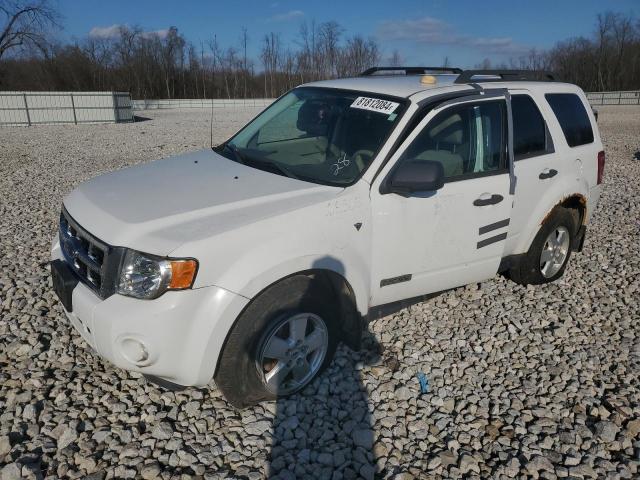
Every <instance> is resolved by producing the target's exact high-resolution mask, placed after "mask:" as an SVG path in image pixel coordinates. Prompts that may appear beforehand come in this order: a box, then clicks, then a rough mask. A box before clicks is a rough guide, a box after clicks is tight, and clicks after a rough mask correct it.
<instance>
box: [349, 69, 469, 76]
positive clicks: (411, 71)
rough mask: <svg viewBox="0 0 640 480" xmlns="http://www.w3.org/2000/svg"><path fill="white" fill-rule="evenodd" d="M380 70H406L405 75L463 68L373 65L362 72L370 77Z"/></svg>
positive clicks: (443, 71)
mask: <svg viewBox="0 0 640 480" xmlns="http://www.w3.org/2000/svg"><path fill="white" fill-rule="evenodd" d="M378 72H404V74H405V75H428V74H430V73H436V74H437V73H453V74H456V73H462V69H460V68H455V67H371V68H368V69H366V70H365V71H364V72H362V73H361V74H360V76H361V77H369V76H372V75H375V74H376V73H378Z"/></svg>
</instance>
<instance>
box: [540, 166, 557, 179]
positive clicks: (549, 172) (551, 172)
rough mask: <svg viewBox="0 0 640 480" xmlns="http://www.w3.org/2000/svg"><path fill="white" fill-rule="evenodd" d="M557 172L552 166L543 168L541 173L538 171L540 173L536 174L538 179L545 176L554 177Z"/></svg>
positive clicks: (545, 177)
mask: <svg viewBox="0 0 640 480" xmlns="http://www.w3.org/2000/svg"><path fill="white" fill-rule="evenodd" d="M557 174H558V170H555V169H553V168H545V169H544V170H543V171H542V173H540V175H538V178H539V179H540V180H546V179H547V178H552V177H555V176H556V175H557Z"/></svg>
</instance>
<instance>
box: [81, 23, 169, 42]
mask: <svg viewBox="0 0 640 480" xmlns="http://www.w3.org/2000/svg"><path fill="white" fill-rule="evenodd" d="M121 29H126V30H128V29H129V25H124V24H121V23H115V24H113V25H111V26H110V27H93V28H92V29H91V30H90V31H89V37H91V38H105V39H108V38H116V37H118V35H120V30H121ZM168 34H169V29H168V28H164V29H161V30H153V31H149V32H142V33H141V36H142V37H144V38H150V37H154V36H158V37H160V38H165V37H166V36H167V35H168Z"/></svg>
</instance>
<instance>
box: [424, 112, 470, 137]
mask: <svg viewBox="0 0 640 480" xmlns="http://www.w3.org/2000/svg"><path fill="white" fill-rule="evenodd" d="M462 132H463V128H462V117H460V115H458V114H457V113H456V114H455V115H451V116H450V117H447V118H445V119H444V120H443V121H442V122H440V123H439V124H438V125H436V126H435V127H433V128H432V129H431V130H430V131H429V136H430V137H431V138H436V137H437V141H439V142H445V143H452V144H455V145H460V144H462Z"/></svg>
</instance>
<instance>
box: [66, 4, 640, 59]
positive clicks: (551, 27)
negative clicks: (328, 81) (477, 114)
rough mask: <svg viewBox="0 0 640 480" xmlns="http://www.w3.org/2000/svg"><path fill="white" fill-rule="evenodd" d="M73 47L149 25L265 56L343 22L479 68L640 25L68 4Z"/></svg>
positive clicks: (367, 10) (566, 13)
mask: <svg viewBox="0 0 640 480" xmlns="http://www.w3.org/2000/svg"><path fill="white" fill-rule="evenodd" d="M58 3H59V9H60V13H61V14H62V15H63V17H64V18H63V22H62V23H63V26H64V30H63V31H62V33H61V36H62V38H63V39H66V40H70V39H82V38H84V37H86V36H87V35H89V34H90V32H92V30H93V35H103V36H105V35H109V34H110V32H113V30H114V29H112V28H111V29H110V27H113V26H114V25H130V26H133V25H139V26H140V27H142V28H143V29H144V30H145V31H162V30H164V29H166V28H168V27H169V26H176V27H177V28H178V30H179V31H180V32H181V33H183V34H184V35H185V36H186V37H187V39H189V40H191V41H192V42H193V43H194V44H195V45H196V46H198V48H199V46H200V42H201V41H202V42H203V43H204V44H205V45H206V42H207V40H208V39H210V38H211V37H212V36H213V34H214V33H215V34H216V35H217V38H218V40H219V42H220V44H221V45H223V46H227V45H232V44H233V45H238V44H239V37H240V32H241V29H242V27H246V28H247V29H248V34H249V41H250V44H249V50H250V54H251V55H252V56H254V57H255V56H257V53H258V52H259V49H260V41H261V39H262V37H263V36H264V34H265V33H267V32H276V33H278V34H280V36H281V38H282V40H283V42H284V43H287V42H293V41H294V40H295V38H296V36H297V34H298V31H299V28H300V24H301V23H302V22H303V21H307V22H311V21H313V20H315V21H316V22H323V21H327V20H335V21H337V22H338V23H340V25H342V27H343V28H344V29H345V32H344V34H345V35H352V34H355V33H360V34H362V35H364V36H367V37H374V38H376V39H377V40H378V42H379V44H380V46H381V47H382V50H383V56H384V57H385V58H386V57H388V56H390V55H391V53H392V52H393V50H394V49H398V50H399V51H400V53H401V54H402V56H403V58H404V60H405V63H407V64H413V65H418V64H420V65H440V64H441V63H442V60H443V58H444V57H445V56H447V57H448V58H449V60H450V64H451V65H456V66H460V67H463V68H464V67H472V66H474V65H475V64H477V63H480V62H481V61H482V60H483V59H484V58H489V59H491V60H493V61H502V60H506V59H508V58H509V57H517V56H518V55H520V54H522V53H523V52H526V51H528V50H529V49H530V48H534V47H535V48H538V49H544V48H548V47H550V46H552V45H553V44H554V43H555V42H556V41H558V40H562V39H565V38H568V37H572V36H577V35H590V34H591V33H592V32H593V30H594V25H595V21H596V15H597V14H598V13H601V12H603V11H605V10H613V11H616V12H622V13H633V14H635V15H636V17H637V16H639V15H640V1H638V0H600V1H598V0H554V1H549V0H537V1H524V0H523V1H520V0H484V1H482V2H480V1H478V0H476V1H469V0H455V1H446V0H396V1H391V0H386V1H379V0H368V1H362V2H360V1H358V2H356V1H348V0H341V1H336V0H323V1H314V2H311V1H309V2H302V1H292V0H265V1H257V0H244V1H218V0H208V1H207V0H192V1H188V0H183V1H181V2H176V1H171V0H129V1H123V0H110V1H104V0H102V1H98V0H84V1H77V0H58Z"/></svg>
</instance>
